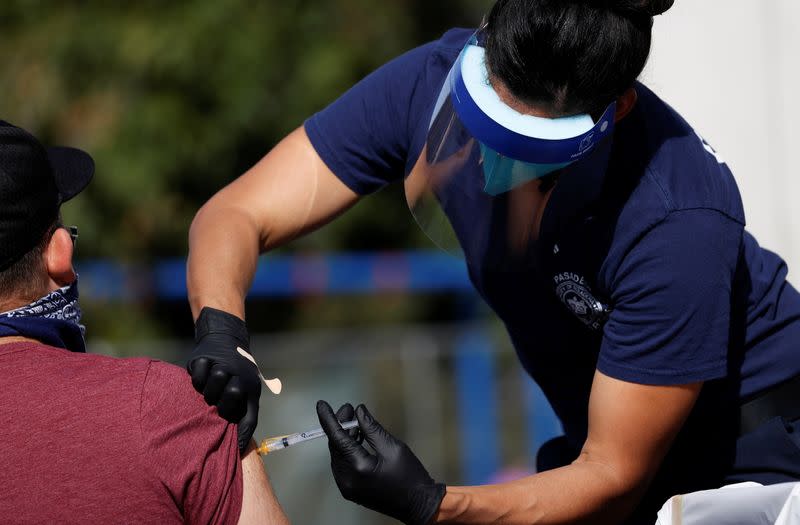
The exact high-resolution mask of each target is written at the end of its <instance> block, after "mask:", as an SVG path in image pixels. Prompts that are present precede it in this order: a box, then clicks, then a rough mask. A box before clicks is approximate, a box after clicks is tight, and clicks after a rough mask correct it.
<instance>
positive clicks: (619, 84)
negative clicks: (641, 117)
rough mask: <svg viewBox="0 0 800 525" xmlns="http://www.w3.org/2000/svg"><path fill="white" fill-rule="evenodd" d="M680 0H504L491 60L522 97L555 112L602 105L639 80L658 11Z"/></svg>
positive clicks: (493, 28) (492, 16)
mask: <svg viewBox="0 0 800 525" xmlns="http://www.w3.org/2000/svg"><path fill="white" fill-rule="evenodd" d="M673 2H674V0H498V2H497V3H496V4H495V5H494V7H493V8H492V10H491V12H490V13H489V16H488V18H487V20H486V22H487V27H486V29H485V31H486V62H487V67H488V69H489V72H490V76H491V77H492V78H491V80H492V81H495V79H497V80H500V81H501V82H502V83H503V84H505V87H506V88H507V89H508V90H509V92H510V93H511V95H513V96H514V97H515V98H517V99H518V100H519V101H521V102H523V103H526V104H531V105H538V106H540V107H541V108H542V109H544V110H547V111H550V112H553V113H554V114H555V115H559V116H560V115H572V114H577V113H596V112H598V111H602V110H603V109H605V107H606V106H607V105H608V104H609V103H611V101H612V100H614V99H615V98H617V97H619V96H620V95H622V94H623V93H624V92H625V91H626V90H627V89H628V88H630V87H631V86H633V84H634V81H635V80H636V78H637V77H638V76H639V74H640V73H641V72H642V69H644V65H645V63H646V62H647V57H648V55H649V54H650V41H651V30H652V26H653V18H652V17H653V16H655V15H658V14H661V13H663V12H665V11H666V10H667V9H669V8H670V7H671V6H672V4H673Z"/></svg>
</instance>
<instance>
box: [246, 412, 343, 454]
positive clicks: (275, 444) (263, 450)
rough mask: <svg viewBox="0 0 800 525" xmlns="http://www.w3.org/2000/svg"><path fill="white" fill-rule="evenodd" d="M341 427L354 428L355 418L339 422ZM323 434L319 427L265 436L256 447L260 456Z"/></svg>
mask: <svg viewBox="0 0 800 525" xmlns="http://www.w3.org/2000/svg"><path fill="white" fill-rule="evenodd" d="M340 424H341V425H342V428H343V429H345V430H349V429H351V428H355V427H357V426H358V421H357V420H355V419H354V420H352V421H347V422H345V423H340ZM324 435H325V431H324V430H322V429H321V428H315V429H313V430H309V431H307V432H300V433H298V434H289V435H288V436H276V437H271V438H267V439H265V440H264V441H262V442H261V445H260V446H259V447H258V448H257V449H256V452H258V454H259V455H261V456H266V455H267V454H269V453H270V452H275V451H278V450H283V449H285V448H288V447H291V446H293V445H296V444H298V443H302V442H304V441H311V440H312V439H317V438H320V437H322V436H324Z"/></svg>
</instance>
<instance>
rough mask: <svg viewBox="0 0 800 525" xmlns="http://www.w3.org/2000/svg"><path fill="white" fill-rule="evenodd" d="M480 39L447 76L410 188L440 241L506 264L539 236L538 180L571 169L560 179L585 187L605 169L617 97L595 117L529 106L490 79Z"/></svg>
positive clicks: (425, 224)
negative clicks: (514, 103) (546, 112)
mask: <svg viewBox="0 0 800 525" xmlns="http://www.w3.org/2000/svg"><path fill="white" fill-rule="evenodd" d="M480 42H481V32H480V31H479V32H478V33H476V34H475V36H473V37H472V38H471V39H470V40H469V41H468V43H467V45H466V46H465V47H464V49H463V50H462V52H461V53H460V54H459V56H458V58H457V59H456V61H455V63H454V64H453V66H452V67H451V69H450V71H449V73H448V75H447V77H446V78H445V80H444V83H443V86H442V88H441V91H440V93H439V96H438V98H437V99H436V103H435V104H434V105H433V108H432V111H431V114H430V120H429V121H428V129H427V134H426V135H425V137H424V142H422V143H421V147H422V149H421V151H420V156H419V158H418V160H417V161H416V163H415V165H414V166H413V167H412V168H411V171H410V172H409V174H408V175H407V176H406V179H405V190H406V199H407V201H408V205H409V208H410V209H411V212H412V214H413V215H414V218H415V219H416V221H417V223H418V224H419V225H420V227H421V228H422V229H423V231H425V233H426V234H427V235H428V236H429V237H430V238H431V239H432V240H433V241H434V242H436V244H438V245H439V246H440V247H441V248H443V249H445V250H446V251H448V252H450V253H453V254H458V255H467V256H468V257H469V258H473V259H474V258H475V257H480V258H481V259H482V260H484V261H485V260H486V258H487V257H489V258H493V259H497V260H498V261H500V262H501V264H503V262H502V261H505V260H509V259H510V256H516V255H520V254H524V253H526V250H528V249H529V244H530V242H531V241H535V239H536V238H537V237H538V233H539V229H538V228H539V226H538V224H536V223H535V217H538V216H540V215H541V211H542V209H543V208H542V206H543V205H544V201H543V199H542V198H541V193H540V191H539V189H538V188H539V186H538V185H534V184H529V183H530V182H531V181H535V180H536V179H538V178H540V177H544V176H546V175H549V174H551V173H553V172H555V171H557V170H562V175H561V179H560V180H561V181H562V182H563V183H566V182H569V184H568V185H567V186H569V187H570V188H571V194H572V193H578V194H580V188H581V186H582V185H583V184H585V185H586V188H587V191H588V190H589V189H590V188H591V187H594V185H596V183H597V180H599V178H601V177H602V176H603V175H604V174H605V170H606V167H607V162H608V154H609V152H610V145H611V135H612V132H613V129H614V116H615V112H616V104H615V103H614V102H612V103H611V104H609V105H608V106H607V107H606V108H605V110H604V111H603V112H602V114H601V115H600V117H599V118H597V119H596V120H595V119H593V118H592V117H591V116H590V115H588V114H583V115H574V116H569V117H563V118H552V119H551V118H542V117H536V116H532V115H527V114H523V113H520V112H518V111H516V110H515V109H514V108H512V107H510V106H508V105H507V104H505V103H504V102H503V101H502V100H501V99H500V97H499V96H498V94H497V93H496V92H495V90H494V88H493V87H492V85H491V83H490V82H489V73H488V70H487V67H486V62H485V60H486V56H485V50H484V47H483V45H481V43H480ZM421 138H422V137H420V139H421ZM568 179H569V180H568ZM560 184H561V183H560ZM565 187H566V186H565ZM572 190H575V191H572ZM578 197H580V196H579V195H578ZM562 201H563V200H562ZM565 205H569V202H566V203H565ZM576 205H577V204H576Z"/></svg>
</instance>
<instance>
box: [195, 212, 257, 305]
mask: <svg viewBox="0 0 800 525" xmlns="http://www.w3.org/2000/svg"><path fill="white" fill-rule="evenodd" d="M259 246H260V239H259V231H258V228H257V227H256V225H255V224H254V223H253V221H252V219H250V217H249V216H248V215H246V214H245V213H243V212H241V211H239V210H237V208H236V207H233V206H230V207H229V206H225V205H223V204H218V203H216V202H215V201H214V200H212V201H210V202H209V203H208V204H206V206H204V207H203V208H202V209H201V210H200V212H198V214H197V216H196V217H195V219H194V221H193V222H192V227H191V230H190V232H189V260H188V264H187V287H188V291H189V304H190V306H191V308H192V316H193V317H194V318H195V319H197V316H198V315H199V314H200V310H202V308H203V307H205V306H210V307H212V308H217V309H219V310H224V311H226V312H228V313H231V314H233V315H236V316H238V317H240V318H242V319H244V315H245V314H244V298H245V295H246V294H247V290H248V289H249V288H250V284H251V283H252V281H253V275H254V274H255V271H256V267H257V264H258V255H259Z"/></svg>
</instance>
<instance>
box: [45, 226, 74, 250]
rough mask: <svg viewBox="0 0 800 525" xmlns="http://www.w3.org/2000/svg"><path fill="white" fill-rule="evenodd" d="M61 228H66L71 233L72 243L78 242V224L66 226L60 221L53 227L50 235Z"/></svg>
mask: <svg viewBox="0 0 800 525" xmlns="http://www.w3.org/2000/svg"><path fill="white" fill-rule="evenodd" d="M59 228H64V229H65V230H67V232H68V233H69V238H70V239H71V240H72V245H73V246H75V243H76V242H78V227H77V226H64V225H63V224H61V223H60V222H59V223H58V224H56V225H55V226H54V227H53V230H52V231H51V232H50V237H52V236H53V234H54V233H55V232H56V230H58V229H59Z"/></svg>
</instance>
